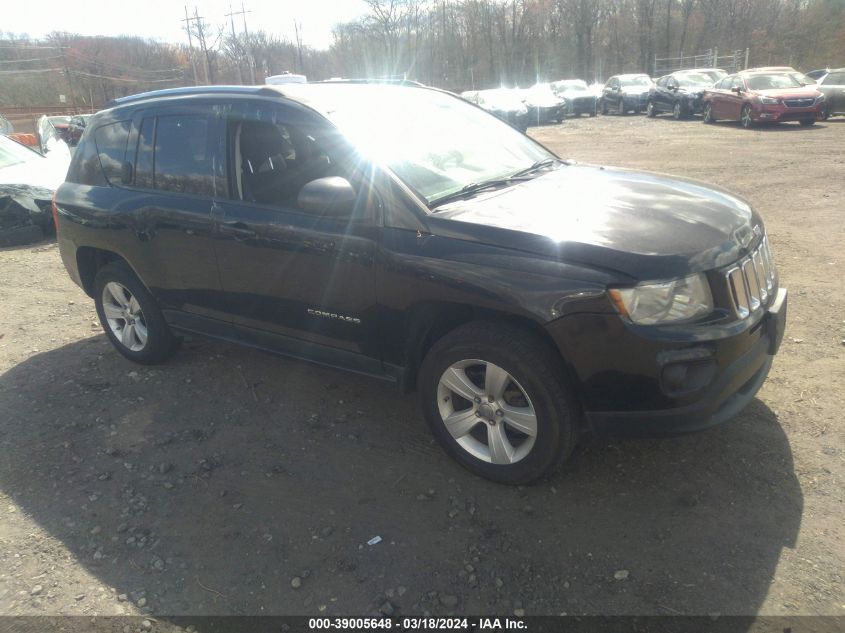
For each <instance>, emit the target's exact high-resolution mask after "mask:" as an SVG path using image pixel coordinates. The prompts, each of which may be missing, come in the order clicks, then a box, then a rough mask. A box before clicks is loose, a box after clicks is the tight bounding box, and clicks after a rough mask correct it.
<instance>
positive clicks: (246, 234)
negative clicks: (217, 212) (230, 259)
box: [219, 220, 258, 239]
mask: <svg viewBox="0 0 845 633" xmlns="http://www.w3.org/2000/svg"><path fill="white" fill-rule="evenodd" d="M219 230H220V233H222V234H223V235H231V236H233V237H235V238H237V239H248V238H251V237H257V236H258V233H256V232H255V231H254V230H253V229H251V228H249V226H248V225H247V224H245V223H244V222H240V221H237V220H235V221H231V222H221V223H220V229H219Z"/></svg>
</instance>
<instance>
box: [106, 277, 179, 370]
mask: <svg viewBox="0 0 845 633" xmlns="http://www.w3.org/2000/svg"><path fill="white" fill-rule="evenodd" d="M94 287H95V294H94V302H95V304H96V306H97V314H98V315H99V317H100V323H101V324H102V326H103V330H104V331H105V333H106V336H108V337H109V340H110V341H111V342H112V345H114V346H115V348H116V349H117V351H118V352H120V353H121V354H123V355H124V356H125V357H126V358H128V359H129V360H131V361H134V362H136V363H141V364H144V365H152V364H155V363H160V362H162V361H164V360H166V359H167V358H168V357H170V356H171V355H172V354H173V352H175V351H176V349H177V348H178V345H179V339H178V338H176V337H174V336H173V334H172V333H171V331H170V328H169V327H168V326H167V323H166V322H165V321H164V316H163V315H162V313H161V310H160V309H159V307H158V305H157V304H156V302H155V299H153V296H152V295H151V294H150V292H149V291H148V290H147V289H146V288H145V287H144V285H143V284H142V283H141V282H140V281H139V280H138V278H137V277H136V276H135V274H134V273H133V272H132V270H131V269H130V268H129V267H128V266H126V264H124V263H122V262H112V263H110V264H107V265H105V266H103V267H102V268H101V269H100V270H99V271H97V275H96V277H95V278H94Z"/></svg>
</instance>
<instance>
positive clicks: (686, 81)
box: [675, 73, 713, 87]
mask: <svg viewBox="0 0 845 633" xmlns="http://www.w3.org/2000/svg"><path fill="white" fill-rule="evenodd" d="M675 79H677V80H678V83H679V84H680V85H682V86H685V87H686V86H689V87H695V86H709V85H712V83H713V79H712V78H710V77H709V76H708V75H705V74H704V73H689V74H686V75H675Z"/></svg>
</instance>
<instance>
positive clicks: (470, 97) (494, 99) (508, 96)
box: [461, 88, 529, 132]
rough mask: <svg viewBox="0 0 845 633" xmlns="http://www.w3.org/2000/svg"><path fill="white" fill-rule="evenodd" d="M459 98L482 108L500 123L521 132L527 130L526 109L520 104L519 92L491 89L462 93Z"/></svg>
mask: <svg viewBox="0 0 845 633" xmlns="http://www.w3.org/2000/svg"><path fill="white" fill-rule="evenodd" d="M461 97H462V98H463V99H466V100H467V101H469V102H470V103H474V104H475V105H477V106H478V107H480V108H483V109H484V110H486V111H487V112H489V113H490V114H492V115H493V116H496V117H499V118H500V119H502V121H505V122H507V123H510V124H511V125H512V126H514V127H515V128H516V129H518V130H522V131H523V132H524V131H525V130H526V129H527V128H528V122H529V121H528V118H529V117H528V107H527V106H526V105H525V104H524V103H523V102H522V96H521V94H520V91H518V90H513V89H510V88H492V89H490V90H470V91H467V92H462V93H461Z"/></svg>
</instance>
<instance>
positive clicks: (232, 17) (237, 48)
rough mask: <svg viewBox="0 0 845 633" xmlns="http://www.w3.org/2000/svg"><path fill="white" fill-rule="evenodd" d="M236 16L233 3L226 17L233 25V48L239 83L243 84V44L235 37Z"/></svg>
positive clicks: (230, 4)
mask: <svg viewBox="0 0 845 633" xmlns="http://www.w3.org/2000/svg"><path fill="white" fill-rule="evenodd" d="M235 15H237V14H236V13H235V12H234V11H232V3H231V2H230V3H229V13H227V14H226V17H227V18H229V21H230V23H231V25H232V48H233V51H234V53H235V56H236V57H235V70H236V71H237V73H238V83H239V84H242V83H243V79H242V78H241V57H242V55H241V44H240V42H239V41H238V36H237V35H235Z"/></svg>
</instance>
